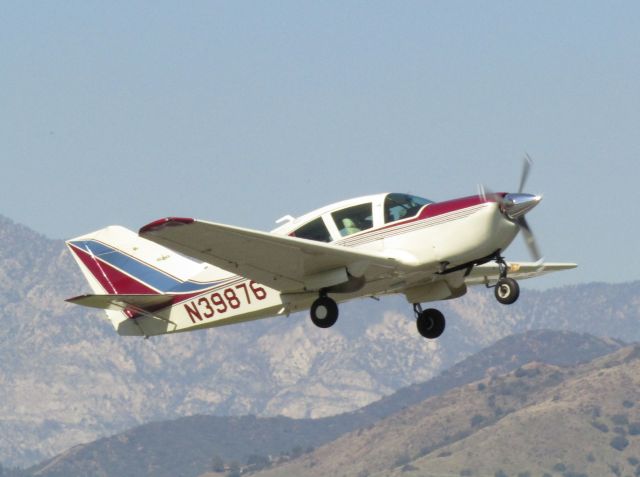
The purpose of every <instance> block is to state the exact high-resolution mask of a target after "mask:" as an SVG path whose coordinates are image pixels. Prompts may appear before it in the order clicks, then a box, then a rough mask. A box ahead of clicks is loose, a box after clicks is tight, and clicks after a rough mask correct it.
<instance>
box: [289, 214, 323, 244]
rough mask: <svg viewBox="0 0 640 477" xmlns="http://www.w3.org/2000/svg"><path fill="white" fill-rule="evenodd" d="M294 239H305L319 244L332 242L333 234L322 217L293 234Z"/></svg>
mask: <svg viewBox="0 0 640 477" xmlns="http://www.w3.org/2000/svg"><path fill="white" fill-rule="evenodd" d="M291 235H292V236H293V237H298V238H303V239H307V240H316V241H318V242H331V240H332V239H331V234H330V233H329V230H328V229H327V226H326V225H325V224H324V221H323V220H322V217H318V218H317V219H315V220H312V221H311V222H309V223H308V224H305V225H303V226H302V227H300V228H299V229H296V230H295V231H294V232H292V233H291Z"/></svg>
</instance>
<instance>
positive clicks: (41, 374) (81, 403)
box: [0, 217, 640, 466]
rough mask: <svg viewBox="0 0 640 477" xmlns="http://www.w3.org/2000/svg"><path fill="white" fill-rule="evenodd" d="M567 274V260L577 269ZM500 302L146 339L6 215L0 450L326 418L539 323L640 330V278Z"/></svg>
mask: <svg viewBox="0 0 640 477" xmlns="http://www.w3.org/2000/svg"><path fill="white" fill-rule="evenodd" d="M569 273H570V272H569ZM522 288H523V293H522V297H521V299H520V301H519V302H518V303H516V304H515V305H513V306H511V307H504V306H501V305H498V304H497V303H496V302H495V300H494V299H493V296H492V292H491V291H490V290H485V289H483V288H477V289H475V290H474V291H472V292H471V293H469V294H468V295H467V296H466V297H464V298H462V299H460V300H456V301H452V302H449V303H441V304H438V307H440V308H441V309H442V310H443V311H444V312H445V314H446V315H447V317H448V326H447V331H446V332H445V334H444V335H443V337H442V338H441V339H439V340H438V341H436V342H426V341H425V340H423V339H421V338H420V337H419V336H418V335H417V333H416V330H415V324H414V322H413V319H412V316H411V311H410V307H409V306H408V305H407V303H405V301H404V299H403V298H401V297H395V298H388V299H383V300H381V301H380V302H376V301H374V300H360V301H357V302H353V303H350V304H347V305H346V306H343V307H342V308H341V318H340V320H339V321H338V323H337V324H336V326H335V327H333V328H331V329H330V330H320V329H317V328H315V327H314V326H313V325H312V324H311V323H310V321H309V320H308V318H307V317H306V316H305V315H304V314H297V315H292V316H291V317H289V318H278V319H271V320H262V321H259V322H253V323H246V324H241V325H236V326H232V327H225V328H218V329H212V330H206V331H199V332H194V333H186V334H181V335H176V336H165V337H158V338H152V339H150V340H142V339H135V338H123V337H120V336H118V335H116V334H115V333H114V331H113V329H112V328H111V325H110V324H109V323H108V322H107V321H106V320H105V318H104V317H103V315H102V314H101V313H99V312H93V311H91V310H86V309H82V308H80V307H73V306H71V305H68V304H66V303H65V302H64V301H63V300H64V298H66V297H69V296H74V295H77V294H79V293H83V292H86V291H88V288H87V285H86V284H85V283H84V280H83V278H82V277H81V276H80V274H79V272H78V270H77V268H76V266H75V264H74V263H73V261H72V259H71V257H69V255H68V254H67V252H66V251H65V249H64V246H63V243H62V242H61V241H55V240H49V239H47V238H45V237H43V236H41V235H39V234H37V233H35V232H33V231H31V230H29V229H28V228H26V227H23V226H21V225H19V224H16V223H14V222H12V221H10V220H8V219H5V218H2V217H0V359H1V360H2V363H3V366H2V367H1V369H0V386H2V399H1V400H0V436H2V439H0V463H2V464H4V465H5V466H7V465H10V466H13V465H22V466H26V465H31V464H34V463H36V462H39V461H41V460H43V459H45V458H48V457H52V456H54V455H56V454H58V453H60V452H62V451H64V450H65V449H69V448H70V447H72V446H75V445H78V444H82V443H86V442H91V441H93V440H95V439H98V438H101V437H105V436H108V435H112V434H115V433H119V432H122V431H124V430H126V429H129V428H131V427H134V426H136V425H140V424H143V423H145V422H149V421H159V420H166V419H175V418H177V417H182V416H190V415H196V414H214V415H219V416H225V415H246V414H254V415H258V416H277V415H284V416H288V417H296V418H305V417H306V418H319V417H323V416H331V415H336V414H340V413H344V412H348V411H352V410H355V409H358V408H360V407H362V406H365V405H367V404H369V403H372V402H374V401H376V400H378V399H380V398H382V397H384V396H388V395H389V394H391V393H393V392H394V391H395V390H398V389H400V388H402V387H404V386H407V385H411V384H413V383H419V382H424V381H426V380H428V379H430V378H433V377H434V376H437V375H438V374H439V373H440V372H441V371H442V370H443V369H446V368H449V367H450V366H452V365H453V364H455V363H456V362H459V361H460V360H462V359H464V358H465V357H467V356H469V355H471V354H472V353H475V352H477V351H479V350H480V349H482V348H484V347H486V346H488V345H490V344H492V343H495V342H496V341H497V340H499V339H500V338H503V337H505V336H508V335H511V334H513V333H521V332H524V331H526V330H530V329H540V328H553V329H564V330H574V331H578V332H589V333H592V334H595V335H598V336H613V337H617V338H620V339H624V340H627V341H633V340H640V329H639V328H638V327H637V326H636V323H637V319H638V313H639V312H638V310H639V309H640V282H635V283H628V284H621V285H596V284H591V285H581V286H576V287H565V288H562V289H555V290H549V291H543V292H540V291H531V290H527V289H526V282H523V285H522Z"/></svg>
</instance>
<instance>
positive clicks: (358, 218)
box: [331, 202, 373, 237]
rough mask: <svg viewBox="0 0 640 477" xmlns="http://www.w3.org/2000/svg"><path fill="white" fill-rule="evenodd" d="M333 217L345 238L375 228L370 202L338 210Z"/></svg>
mask: <svg viewBox="0 0 640 477" xmlns="http://www.w3.org/2000/svg"><path fill="white" fill-rule="evenodd" d="M331 216H332V217H333V220H334V221H335V222H336V226H337V227H338V230H339V231H340V235H342V236H343V237H346V236H347V235H351V234H355V233H357V232H361V231H362V230H367V229H370V228H371V227H373V208H372V206H371V203H370V202H368V203H366V204H361V205H355V206H353V207H348V208H346V209H342V210H338V211H336V212H333V213H332V214H331Z"/></svg>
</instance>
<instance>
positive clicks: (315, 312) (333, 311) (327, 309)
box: [309, 292, 338, 328]
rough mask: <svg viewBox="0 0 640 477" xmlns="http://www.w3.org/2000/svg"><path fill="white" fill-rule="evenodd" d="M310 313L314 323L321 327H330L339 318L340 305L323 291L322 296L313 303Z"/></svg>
mask: <svg viewBox="0 0 640 477" xmlns="http://www.w3.org/2000/svg"><path fill="white" fill-rule="evenodd" d="M309 313H310V315H311V321H312V322H313V324H314V325H316V326H317V327H319V328H330V327H331V326H333V325H334V324H335V323H336V321H337V320H338V305H337V304H336V302H335V300H333V299H332V298H329V297H328V296H327V294H326V293H324V292H321V293H320V297H318V299H317V300H316V301H314V302H313V304H312V305H311V309H310V310H309Z"/></svg>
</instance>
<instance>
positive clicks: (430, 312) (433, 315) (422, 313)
mask: <svg viewBox="0 0 640 477" xmlns="http://www.w3.org/2000/svg"><path fill="white" fill-rule="evenodd" d="M413 312H414V313H415V315H416V326H417V327H418V333H420V334H421V335H422V336H424V337H425V338H427V339H430V340H433V339H436V338H438V337H439V336H440V335H441V334H442V333H443V331H444V327H445V326H446V320H445V319H444V315H443V314H442V313H440V312H439V311H438V310H436V309H435V308H427V309H426V310H423V309H422V305H420V303H414V304H413Z"/></svg>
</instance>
